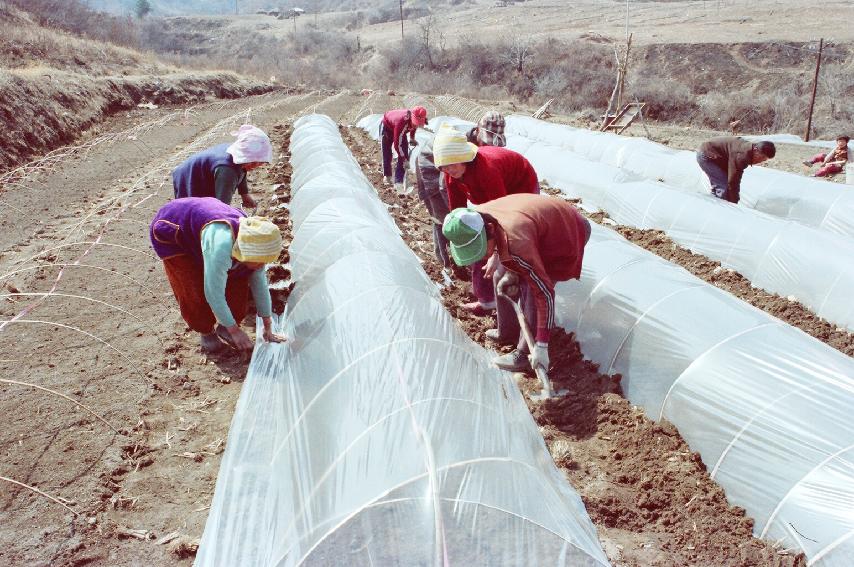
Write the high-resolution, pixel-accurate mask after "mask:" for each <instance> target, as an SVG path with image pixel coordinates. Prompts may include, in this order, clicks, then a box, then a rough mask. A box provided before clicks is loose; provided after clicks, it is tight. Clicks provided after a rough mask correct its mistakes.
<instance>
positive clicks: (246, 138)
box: [225, 124, 273, 164]
mask: <svg viewBox="0 0 854 567" xmlns="http://www.w3.org/2000/svg"><path fill="white" fill-rule="evenodd" d="M231 135H232V136H237V140H236V141H235V142H234V143H233V144H231V145H230V146H228V148H227V149H226V150H225V151H227V152H228V153H230V154H231V157H232V158H233V159H234V163H236V164H241V163H252V162H264V163H270V162H271V161H273V144H271V143H270V138H269V137H268V136H267V134H266V133H264V131H263V130H261V129H260V128H258V127H256V126H252V125H251V124H244V125H243V126H241V127H240V129H239V130H237V131H236V132H232V133H231Z"/></svg>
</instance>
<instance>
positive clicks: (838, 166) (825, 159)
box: [804, 136, 851, 177]
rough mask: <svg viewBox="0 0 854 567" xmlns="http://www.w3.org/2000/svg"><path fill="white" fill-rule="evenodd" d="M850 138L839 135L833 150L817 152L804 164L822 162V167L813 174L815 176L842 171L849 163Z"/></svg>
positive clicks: (808, 165)
mask: <svg viewBox="0 0 854 567" xmlns="http://www.w3.org/2000/svg"><path fill="white" fill-rule="evenodd" d="M850 139H851V138H849V137H848V136H839V137H838V138H836V147H835V148H833V150H831V151H829V152H827V153H821V154H816V155H814V156H813V157H812V158H811V159H808V160H807V161H805V162H804V165H805V166H807V167H810V166H812V164H814V163H820V164H821V167H820V168H818V171H816V172H815V173H814V174H813V177H825V176H827V175H833V174H834V173H842V171H843V170H844V169H845V165H846V164H847V163H848V141H849V140H850Z"/></svg>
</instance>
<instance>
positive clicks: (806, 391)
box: [557, 225, 854, 567]
mask: <svg viewBox="0 0 854 567" xmlns="http://www.w3.org/2000/svg"><path fill="white" fill-rule="evenodd" d="M584 263H585V265H584V271H583V274H582V278H581V285H578V282H575V283H574V284H568V283H561V284H559V285H558V287H557V303H558V307H557V310H558V313H559V321H558V324H559V325H560V326H562V327H564V328H565V329H566V330H567V331H572V332H575V333H576V336H577V339H578V341H579V343H580V344H581V347H582V351H583V352H584V354H585V357H587V358H590V359H591V360H593V361H595V362H597V363H599V364H600V367H601V370H602V371H604V372H608V373H621V374H622V375H623V380H622V386H623V391H624V393H625V395H626V397H627V398H628V399H629V400H630V401H631V402H632V403H634V404H637V405H639V406H641V407H643V408H644V409H645V411H646V413H647V415H649V416H650V417H651V418H653V419H661V418H666V419H668V420H669V421H670V422H672V423H673V424H674V425H676V426H677V427H678V428H679V432H680V433H681V434H682V436H683V437H684V438H685V440H686V441H687V442H688V444H689V445H690V446H691V448H692V449H693V450H695V451H698V452H699V453H700V455H701V456H702V458H703V462H704V463H705V464H706V466H707V467H708V469H709V471H710V473H711V475H712V477H713V478H714V479H715V480H716V481H717V482H718V483H720V485H721V486H723V488H724V490H725V491H726V494H727V498H728V499H729V501H730V502H731V503H733V504H735V505H738V506H742V507H743V508H745V510H746V511H747V513H748V514H749V515H750V516H752V517H753V518H754V519H755V521H756V523H755V527H754V533H755V535H756V536H758V537H762V538H766V539H769V540H772V541H778V542H779V543H780V544H781V545H782V546H783V547H785V548H788V549H795V550H802V551H803V552H804V553H805V554H806V556H807V558H808V560H809V564H810V565H817V566H818V565H820V566H822V567H843V566H846V565H851V558H852V557H854V421H852V419H851V410H852V408H854V360H852V359H851V358H850V357H848V356H845V355H844V354H842V353H840V352H838V351H836V350H834V349H833V348H831V347H829V346H828V345H826V344H824V343H822V342H820V341H818V340H816V339H814V338H813V337H810V336H809V335H807V334H805V333H803V332H802V331H800V330H798V329H795V328H794V327H792V326H790V325H787V324H785V323H783V322H781V321H779V320H778V319H775V318H774V317H772V316H770V315H768V314H767V313H765V312H764V311H760V310H758V309H756V308H754V307H752V306H750V305H748V304H746V303H744V302H742V301H740V300H738V299H736V298H735V297H733V296H731V295H730V294H728V293H726V292H724V291H722V290H720V289H718V288H716V287H714V286H711V285H709V284H707V283H705V282H703V281H702V280H700V279H698V278H696V277H694V276H693V275H691V274H689V273H688V272H687V271H685V270H684V269H682V268H681V267H677V266H675V265H673V264H670V263H669V262H667V261H665V260H663V259H661V258H659V257H658V256H656V255H654V254H652V253H650V252H647V251H645V250H643V249H641V248H639V247H637V246H635V245H633V244H630V243H629V242H627V241H626V240H625V239H623V238H622V237H621V236H619V235H617V234H616V233H614V232H613V231H611V230H608V229H605V228H602V227H600V226H598V225H594V231H593V235H592V236H591V240H590V243H588V245H587V250H586V252H585V259H584Z"/></svg>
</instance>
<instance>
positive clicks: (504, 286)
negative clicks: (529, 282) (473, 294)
mask: <svg viewBox="0 0 854 567" xmlns="http://www.w3.org/2000/svg"><path fill="white" fill-rule="evenodd" d="M496 287H497V288H498V293H500V294H502V295H506V296H507V297H509V298H510V299H516V296H517V295H519V276H517V275H516V274H515V273H513V272H511V271H510V270H507V272H505V273H504V275H503V276H501V278H499V280H498V285H497V286H496Z"/></svg>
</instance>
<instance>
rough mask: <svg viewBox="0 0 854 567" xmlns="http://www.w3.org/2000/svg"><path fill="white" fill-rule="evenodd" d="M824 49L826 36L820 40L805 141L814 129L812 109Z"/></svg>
mask: <svg viewBox="0 0 854 567" xmlns="http://www.w3.org/2000/svg"><path fill="white" fill-rule="evenodd" d="M822 49H824V38H821V39H820V40H819V41H818V57H817V58H816V60H815V77H813V80H812V96H811V97H810V111H809V114H808V115H807V131H806V132H805V133H804V142H809V141H810V130H812V111H813V107H814V106H815V93H816V91H817V90H818V72H819V70H820V69H821V52H822Z"/></svg>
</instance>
